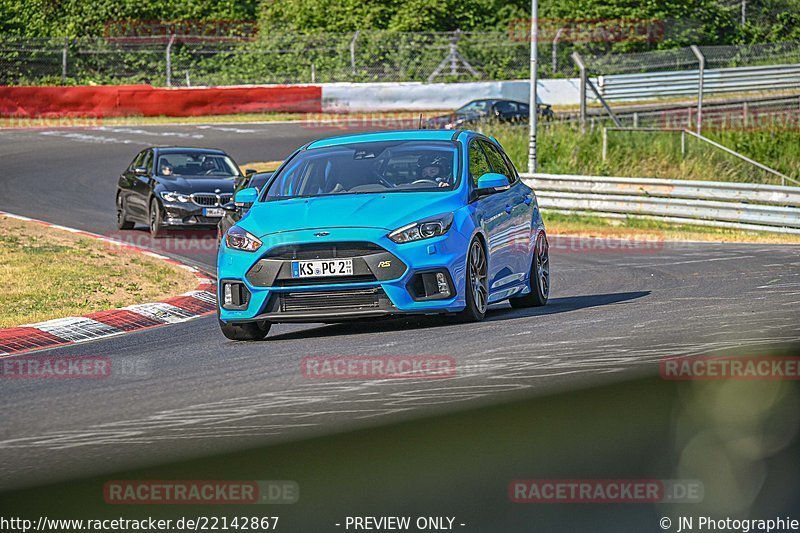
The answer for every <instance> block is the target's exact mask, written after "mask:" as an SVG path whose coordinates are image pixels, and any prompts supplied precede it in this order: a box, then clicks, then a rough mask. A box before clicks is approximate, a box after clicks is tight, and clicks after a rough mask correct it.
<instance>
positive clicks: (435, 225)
mask: <svg viewBox="0 0 800 533" xmlns="http://www.w3.org/2000/svg"><path fill="white" fill-rule="evenodd" d="M452 225H453V213H447V214H446V215H439V216H436V217H431V218H426V219H425V220H420V221H419V222H414V223H413V224H409V225H408V226H403V227H402V228H400V229H397V230H394V231H393V232H391V233H390V234H389V238H390V239H392V240H393V241H394V242H396V243H397V244H403V243H404V242H412V241H421V240H422V239H430V238H431V237H438V236H439V235H444V234H445V233H447V230H449V229H450V226H452Z"/></svg>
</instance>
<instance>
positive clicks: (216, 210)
mask: <svg viewBox="0 0 800 533" xmlns="http://www.w3.org/2000/svg"><path fill="white" fill-rule="evenodd" d="M203 216H204V217H221V216H225V210H224V209H222V208H221V207H206V208H204V209H203Z"/></svg>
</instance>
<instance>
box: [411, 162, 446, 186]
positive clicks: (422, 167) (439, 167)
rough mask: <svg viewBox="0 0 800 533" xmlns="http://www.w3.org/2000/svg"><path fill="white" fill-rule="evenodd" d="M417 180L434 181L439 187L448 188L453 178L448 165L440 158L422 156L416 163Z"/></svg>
mask: <svg viewBox="0 0 800 533" xmlns="http://www.w3.org/2000/svg"><path fill="white" fill-rule="evenodd" d="M417 169H418V176H419V179H423V180H430V181H435V182H436V183H437V184H438V186H439V187H450V186H451V185H452V183H451V182H452V181H453V177H452V175H451V173H450V165H449V164H448V163H447V160H446V159H445V158H444V157H442V156H428V155H424V156H422V157H420V158H419V161H417Z"/></svg>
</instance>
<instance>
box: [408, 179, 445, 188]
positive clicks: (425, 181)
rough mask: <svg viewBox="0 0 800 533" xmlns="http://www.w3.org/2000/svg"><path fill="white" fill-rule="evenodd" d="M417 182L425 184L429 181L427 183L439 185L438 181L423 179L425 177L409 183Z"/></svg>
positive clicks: (414, 183)
mask: <svg viewBox="0 0 800 533" xmlns="http://www.w3.org/2000/svg"><path fill="white" fill-rule="evenodd" d="M418 183H425V184H428V183H429V184H431V185H433V186H434V187H438V186H439V183H438V182H436V181H433V180H425V179H423V180H416V181H412V182H411V185H416V184H418Z"/></svg>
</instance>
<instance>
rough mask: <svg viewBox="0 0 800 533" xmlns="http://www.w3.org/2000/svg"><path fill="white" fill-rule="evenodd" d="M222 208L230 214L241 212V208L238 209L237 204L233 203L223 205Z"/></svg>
mask: <svg viewBox="0 0 800 533" xmlns="http://www.w3.org/2000/svg"><path fill="white" fill-rule="evenodd" d="M220 208H222V209H224V210H225V211H227V212H229V213H235V212H237V211H238V210H239V208H238V207H236V204H235V203H233V202H228V203H227V204H222V205H221V206H220Z"/></svg>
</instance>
